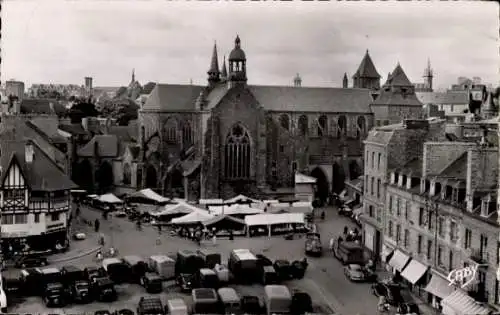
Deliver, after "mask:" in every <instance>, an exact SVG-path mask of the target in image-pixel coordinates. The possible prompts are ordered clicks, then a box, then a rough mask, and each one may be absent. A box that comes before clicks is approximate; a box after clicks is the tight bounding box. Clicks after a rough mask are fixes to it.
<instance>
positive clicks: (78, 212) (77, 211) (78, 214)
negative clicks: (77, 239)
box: [76, 206, 80, 218]
mask: <svg viewBox="0 0 500 315" xmlns="http://www.w3.org/2000/svg"><path fill="white" fill-rule="evenodd" d="M79 216H80V206H77V207H76V217H77V218H78V217H79Z"/></svg>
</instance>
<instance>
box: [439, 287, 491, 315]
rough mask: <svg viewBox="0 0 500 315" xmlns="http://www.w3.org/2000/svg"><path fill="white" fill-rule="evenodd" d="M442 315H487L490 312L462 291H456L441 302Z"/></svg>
mask: <svg viewBox="0 0 500 315" xmlns="http://www.w3.org/2000/svg"><path fill="white" fill-rule="evenodd" d="M441 305H442V306H443V311H442V312H443V314H444V315H455V314H460V315H469V314H474V315H488V314H490V312H491V310H490V309H489V308H488V307H486V306H485V305H483V304H480V303H478V302H476V301H475V300H474V299H473V298H472V297H470V296H469V295H467V293H465V292H464V291H462V290H460V289H458V290H455V291H454V292H453V293H451V294H450V295H449V296H447V297H446V298H444V299H443V300H442V301H441Z"/></svg>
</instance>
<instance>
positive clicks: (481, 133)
mask: <svg viewBox="0 0 500 315" xmlns="http://www.w3.org/2000/svg"><path fill="white" fill-rule="evenodd" d="M496 129H497V125H496V122H493V121H484V120H483V121H477V122H472V123H469V124H463V125H462V126H460V125H455V126H453V127H451V126H449V125H447V124H446V121H445V120H441V119H434V120H432V119H428V120H405V121H404V122H403V123H400V124H394V125H389V126H383V127H375V128H374V129H372V130H371V131H370V132H369V135H368V137H367V139H366V140H365V153H364V170H365V172H364V177H363V178H362V181H363V182H364V183H363V191H362V193H363V214H362V215H361V222H362V226H363V243H364V245H365V247H366V248H367V249H369V250H370V251H371V252H372V253H373V254H374V256H375V257H377V258H378V259H379V261H380V262H381V263H382V265H383V266H384V267H385V268H386V269H387V270H388V271H391V272H393V273H394V274H395V275H397V276H400V278H401V279H402V281H404V282H405V283H406V284H407V285H408V286H409V287H410V288H411V289H412V291H413V292H414V293H415V295H417V296H419V297H420V298H421V299H422V300H424V301H427V302H428V303H429V304H431V305H432V306H433V307H434V308H436V309H437V310H439V311H441V312H442V313H443V314H445V315H451V314H453V315H456V314H461V315H465V314H487V311H488V309H489V308H491V307H492V306H497V307H498V306H500V300H499V296H500V288H499V280H498V279H497V269H498V264H499V255H498V253H499V244H500V243H499V230H498V228H499V223H498V213H497V196H498V168H499V154H498V145H497V142H498V138H496V132H497V131H496ZM471 130H475V132H471ZM457 135H458V136H457ZM465 267H470V268H473V269H477V272H476V273H474V275H473V276H471V277H468V278H467V279H466V280H470V279H471V278H473V280H472V281H471V282H470V283H469V284H467V283H465V282H466V280H464V281H460V282H459V283H458V285H456V286H454V285H451V286H450V285H449V284H450V280H449V279H452V277H450V273H451V275H452V276H453V272H452V271H454V270H457V269H461V268H465ZM463 284H465V285H464V286H462V285H463Z"/></svg>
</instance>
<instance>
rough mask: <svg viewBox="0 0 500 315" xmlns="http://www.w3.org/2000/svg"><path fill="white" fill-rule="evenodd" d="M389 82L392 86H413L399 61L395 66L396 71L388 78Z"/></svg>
mask: <svg viewBox="0 0 500 315" xmlns="http://www.w3.org/2000/svg"><path fill="white" fill-rule="evenodd" d="M387 84H389V85H391V86H413V84H412V83H411V82H410V79H408V77H407V76H406V73H405V72H404V70H403V68H402V67H401V65H400V64H399V63H398V64H397V66H396V68H394V71H392V72H391V75H390V76H389V78H388V79H387Z"/></svg>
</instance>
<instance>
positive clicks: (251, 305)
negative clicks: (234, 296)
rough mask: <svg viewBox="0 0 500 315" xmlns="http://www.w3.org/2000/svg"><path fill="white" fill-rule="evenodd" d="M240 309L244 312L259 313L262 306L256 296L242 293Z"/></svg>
mask: <svg viewBox="0 0 500 315" xmlns="http://www.w3.org/2000/svg"><path fill="white" fill-rule="evenodd" d="M241 310H242V311H243V313H244V314H261V313H262V306H261V304H260V300H259V297H258V296H255V295H244V296H242V297H241Z"/></svg>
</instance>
